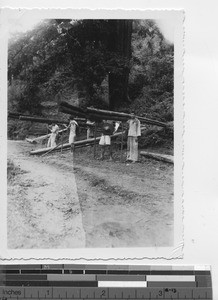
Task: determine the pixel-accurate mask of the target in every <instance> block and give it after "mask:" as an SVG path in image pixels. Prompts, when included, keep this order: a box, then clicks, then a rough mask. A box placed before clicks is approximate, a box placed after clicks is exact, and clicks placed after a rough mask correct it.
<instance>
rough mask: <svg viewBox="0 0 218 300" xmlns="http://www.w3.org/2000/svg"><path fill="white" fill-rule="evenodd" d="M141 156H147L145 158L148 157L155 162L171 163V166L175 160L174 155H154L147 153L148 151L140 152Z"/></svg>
mask: <svg viewBox="0 0 218 300" xmlns="http://www.w3.org/2000/svg"><path fill="white" fill-rule="evenodd" d="M140 154H141V155H142V156H145V157H148V158H153V159H155V160H160V161H163V162H168V163H171V164H173V163H174V158H173V156H172V155H166V154H160V153H153V152H147V151H140Z"/></svg>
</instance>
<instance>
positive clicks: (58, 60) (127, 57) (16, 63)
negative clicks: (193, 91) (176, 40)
mask: <svg viewBox="0 0 218 300" xmlns="http://www.w3.org/2000/svg"><path fill="white" fill-rule="evenodd" d="M173 69H174V48H173V45H172V44H170V43H168V42H167V41H166V40H165V38H164V36H163V35H162V33H161V31H160V30H159V28H158V26H157V25H156V24H155V22H154V21H153V20H134V21H127V20H123V21H121V20H44V21H42V22H41V23H40V24H39V25H38V26H37V27H36V28H34V29H33V30H31V31H28V32H26V33H22V34H15V35H14V36H13V37H12V38H11V40H10V41H9V52H8V82H9V108H11V107H13V108H14V109H15V110H18V111H21V112H25V113H30V114H38V115H40V114H42V106H41V103H42V102H45V101H54V99H56V97H57V95H61V97H65V96H66V95H71V94H73V92H74V91H76V92H77V95H78V98H79V100H80V104H81V105H93V106H96V107H102V108H104V107H107V105H108V103H107V101H105V99H109V107H110V101H111V103H112V102H113V103H112V104H113V105H111V107H110V108H116V109H117V110H120V111H127V112H129V111H135V113H136V114H138V115H144V116H148V117H151V118H154V119H157V120H161V121H166V122H169V121H173V88H174V81H173ZM112 98H113V99H112Z"/></svg>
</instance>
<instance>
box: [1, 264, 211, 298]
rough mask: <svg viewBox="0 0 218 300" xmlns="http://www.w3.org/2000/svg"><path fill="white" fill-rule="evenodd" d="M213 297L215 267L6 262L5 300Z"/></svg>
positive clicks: (3, 279) (3, 266) (2, 279)
mask: <svg viewBox="0 0 218 300" xmlns="http://www.w3.org/2000/svg"><path fill="white" fill-rule="evenodd" d="M14 298H16V299H17V300H18V299H21V300H30V299H33V300H44V299H61V300H64V299H66V300H67V299H74V300H80V299H81V300H85V299H90V300H95V299H116V300H119V299H120V300H121V299H125V300H128V299H129V300H134V299H144V300H146V299H148V300H153V299H171V300H172V299H181V300H183V299H186V300H195V299H196V300H197V299H202V300H206V299H207V300H211V299H212V280H211V271H210V267H209V266H204V265H203V266H176V265H175V266H167V265H160V266H157V265H153V266H152V265H151V266H141V265H140V266H137V265H135V266H133V265H131V266H128V265H120V266H117V265H79V264H75V265H74V264H72V265H69V264H67V265H63V264H56V265H55V264H53V265H50V264H49V265H33V264H32V265H0V300H9V299H11V300H13V299H14Z"/></svg>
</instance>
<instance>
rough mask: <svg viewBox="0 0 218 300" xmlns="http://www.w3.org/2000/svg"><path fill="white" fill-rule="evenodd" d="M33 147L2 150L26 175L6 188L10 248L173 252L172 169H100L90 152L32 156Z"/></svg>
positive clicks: (148, 165) (149, 164) (147, 164)
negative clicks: (164, 249)
mask: <svg viewBox="0 0 218 300" xmlns="http://www.w3.org/2000/svg"><path fill="white" fill-rule="evenodd" d="M31 148H32V145H28V144H27V143H25V142H9V144H8V157H9V158H10V159H12V160H13V161H14V163H15V164H16V165H20V167H21V169H22V170H25V171H27V172H28V173H25V174H21V175H17V177H16V178H15V181H14V183H13V185H9V187H8V203H9V205H8V232H9V247H11V248H60V247H61V248H63V247H65V248H67V247H150V246H162V247H163V246H170V245H172V243H173V167H172V166H170V165H167V164H164V163H161V162H156V161H152V160H148V159H147V160H144V162H143V163H140V164H134V165H131V164H125V163H121V162H120V160H119V159H117V160H116V161H113V162H109V161H107V160H106V161H103V162H102V161H98V160H94V159H93V155H92V151H91V150H90V152H89V151H88V150H84V151H83V150H80V151H79V150H77V151H76V153H75V155H74V158H73V156H72V154H71V153H68V152H66V153H63V154H60V153H59V154H53V155H51V156H48V157H47V158H46V157H45V158H39V157H30V156H29V155H28V151H29V150H30V149H31ZM18 191H19V195H18ZM15 215H16V218H14V216H15ZM18 227H19V233H18V234H16V236H15V234H14V229H15V228H18ZM16 230H17V229H16Z"/></svg>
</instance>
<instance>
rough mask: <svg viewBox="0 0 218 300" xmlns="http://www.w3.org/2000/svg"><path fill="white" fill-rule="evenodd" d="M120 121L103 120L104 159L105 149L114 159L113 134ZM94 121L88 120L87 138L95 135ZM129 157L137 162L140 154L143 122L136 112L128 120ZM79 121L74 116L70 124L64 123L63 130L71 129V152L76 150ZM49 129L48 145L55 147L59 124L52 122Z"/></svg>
mask: <svg viewBox="0 0 218 300" xmlns="http://www.w3.org/2000/svg"><path fill="white" fill-rule="evenodd" d="M120 123H121V122H119V121H117V122H115V124H114V121H110V120H103V121H102V123H101V137H100V141H99V145H100V146H101V157H100V159H104V157H105V151H106V150H108V151H109V156H110V160H112V145H111V136H112V135H113V134H114V133H115V132H116V131H117V130H118V128H119V126H120ZM94 124H95V123H94V122H91V121H90V120H87V122H86V125H87V139H89V138H90V137H93V136H94V131H93V126H94ZM127 125H128V128H127V136H128V139H127V157H126V160H127V161H130V162H137V161H138V158H139V155H138V137H139V136H141V124H140V121H139V120H138V119H137V118H136V116H135V115H134V114H131V118H130V119H129V120H128V121H127ZM78 126H79V125H78V123H77V121H76V120H74V119H73V118H72V117H71V118H70V121H69V125H64V127H65V128H64V129H63V130H62V131H66V130H68V129H69V130H70V132H69V140H68V142H69V144H70V145H71V152H73V151H74V142H75V140H76V135H77V128H78ZM48 129H49V130H50V131H51V135H50V137H49V140H48V143H47V147H51V148H54V147H56V146H57V144H56V139H57V136H58V133H59V130H60V128H59V126H58V125H57V124H52V125H51V126H48Z"/></svg>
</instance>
